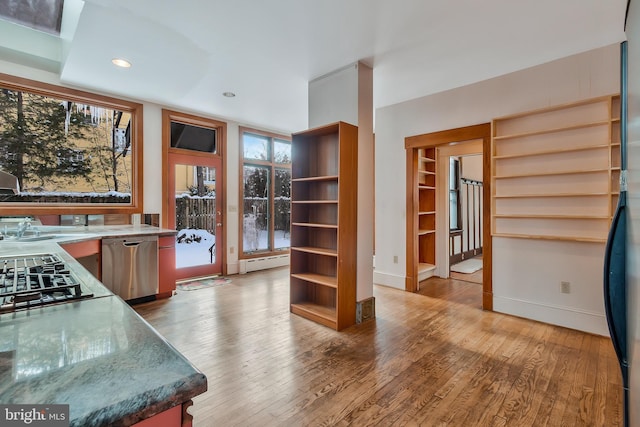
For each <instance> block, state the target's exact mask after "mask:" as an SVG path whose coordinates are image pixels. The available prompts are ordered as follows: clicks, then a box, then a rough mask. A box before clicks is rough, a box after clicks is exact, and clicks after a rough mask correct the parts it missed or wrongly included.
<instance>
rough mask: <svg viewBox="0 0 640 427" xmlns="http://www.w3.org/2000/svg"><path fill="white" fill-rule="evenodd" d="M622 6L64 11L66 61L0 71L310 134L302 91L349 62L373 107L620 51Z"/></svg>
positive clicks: (284, 0) (193, 0)
mask: <svg viewBox="0 0 640 427" xmlns="http://www.w3.org/2000/svg"><path fill="white" fill-rule="evenodd" d="M626 3H627V0H483V1H481V0H393V1H391V0H271V1H264V0H263V1H260V0H253V1H251V0H182V1H179V2H177V1H169V0H135V1H131V0H86V1H85V2H82V1H81V0H66V1H65V11H64V18H63V24H62V25H63V28H62V38H63V40H64V43H63V45H62V47H63V50H62V51H61V53H59V54H55V53H52V52H51V51H50V49H49V50H47V49H43V48H42V47H40V49H38V46H39V44H42V43H44V44H46V43H51V40H49V39H47V40H45V39H43V38H42V36H40V35H30V36H29V37H30V38H32V40H29V42H28V43H27V46H26V47H25V41H24V38H21V40H13V39H14V38H15V37H0V39H2V40H3V41H0V59H2V57H3V55H4V56H5V57H9V59H10V60H12V61H16V62H23V63H25V64H29V65H34V64H35V65H36V66H37V64H38V63H42V64H45V65H46V67H48V68H49V69H50V68H51V67H52V64H59V68H58V70H57V71H58V72H59V74H60V78H61V81H62V82H63V83H65V84H68V85H72V86H76V87H80V88H84V89H89V90H98V91H104V92H107V93H111V94H115V95H121V96H127V97H130V98H134V99H138V100H146V101H151V102H156V103H159V104H162V105H164V106H170V107H172V108H176V109H184V110H187V111H191V112H196V113H202V114H205V115H212V116H215V117H220V118H226V119H231V120H235V121H238V122H240V123H244V124H253V125H257V126H262V127H266V128H269V129H274V130H283V131H289V132H294V131H299V130H302V129H304V128H306V127H307V83H308V81H309V80H312V79H314V78H316V77H318V76H321V75H323V74H326V73H329V72H331V71H334V70H337V69H339V68H342V67H344V66H345V65H348V64H350V63H353V62H355V61H358V60H361V61H364V62H365V63H368V64H369V65H371V66H373V69H374V104H375V107H376V108H379V107H383V106H387V105H391V104H395V103H398V102H402V101H406V100H409V99H413V98H417V97H420V96H424V95H428V94H431V93H436V92H441V91H443V90H447V89H451V88H455V87H459V86H463V85H466V84H470V83H473V82H476V81H480V80H484V79H487V78H491V77H495V76H499V75H502V74H506V73H509V72H512V71H516V70H519V69H523V68H527V67H530V66H533V65H536V64H540V63H544V62H548V61H551V60H554V59H557V58H561V57H564V56H568V55H571V54H575V53H579V52H583V51H586V50H590V49H594V48H598V47H602V46H606V45H609V44H612V43H617V42H620V41H622V40H624V37H625V36H624V28H623V26H624V14H625V8H626ZM76 22H77V27H76V26H75V24H76ZM12 25H13V24H12ZM74 27H75V31H74ZM7 28H8V26H7V25H3V26H0V32H2V31H4V32H5V35H6V34H7V33H6V31H8V30H6V29H7ZM12 31H13V30H12ZM29 31H31V32H34V31H33V30H29ZM21 34H22V33H21ZM25 37H26V36H25ZM38 37H39V38H38ZM9 39H11V40H13V41H10V40H9ZM42 51H45V53H42ZM114 57H122V58H126V59H128V60H129V61H131V63H132V64H133V66H132V67H131V68H130V69H126V70H125V69H118V68H116V67H114V66H113V65H112V64H111V59H112V58H114ZM5 59H6V58H5ZM38 59H40V60H41V61H40V62H38ZM43 67H44V66H43ZM226 91H231V92H234V93H236V94H237V96H236V97H235V98H225V97H223V96H222V93H223V92H226Z"/></svg>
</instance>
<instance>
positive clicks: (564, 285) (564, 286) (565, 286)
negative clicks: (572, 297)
mask: <svg viewBox="0 0 640 427" xmlns="http://www.w3.org/2000/svg"><path fill="white" fill-rule="evenodd" d="M560 292H562V293H563V294H570V293H571V283H570V282H560Z"/></svg>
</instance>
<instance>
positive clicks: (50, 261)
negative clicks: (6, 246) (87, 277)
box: [0, 254, 93, 313]
mask: <svg viewBox="0 0 640 427" xmlns="http://www.w3.org/2000/svg"><path fill="white" fill-rule="evenodd" d="M92 296H93V294H91V293H87V292H83V290H82V286H81V285H80V282H79V281H78V280H77V279H76V277H75V276H74V275H73V274H71V272H70V271H69V269H68V267H67V265H66V264H65V262H64V261H63V260H62V259H60V257H58V256H57V255H52V254H45V255H29V256H20V257H7V258H0V313H4V312H10V311H16V310H20V309H27V308H32V307H38V306H42V305H46V304H54V303H60V302H67V301H72V300H76V299H82V298H90V297H92Z"/></svg>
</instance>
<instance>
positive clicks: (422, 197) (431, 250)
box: [416, 147, 436, 281]
mask: <svg viewBox="0 0 640 427" xmlns="http://www.w3.org/2000/svg"><path fill="white" fill-rule="evenodd" d="M417 156H418V159H417V164H418V168H417V176H416V178H417V182H416V186H417V189H418V199H417V200H418V206H417V213H416V215H417V220H418V227H417V236H416V238H417V240H418V281H421V280H424V279H426V278H427V277H429V276H430V275H431V272H432V271H433V270H434V269H435V264H436V149H435V148H434V147H431V148H420V149H418V150H417Z"/></svg>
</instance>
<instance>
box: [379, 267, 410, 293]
mask: <svg viewBox="0 0 640 427" xmlns="http://www.w3.org/2000/svg"><path fill="white" fill-rule="evenodd" d="M373 283H375V284H377V285H384V286H389V287H390V288H396V289H402V290H404V289H405V286H406V285H405V277H404V276H398V275H395V274H389V273H383V272H381V271H374V272H373Z"/></svg>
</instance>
